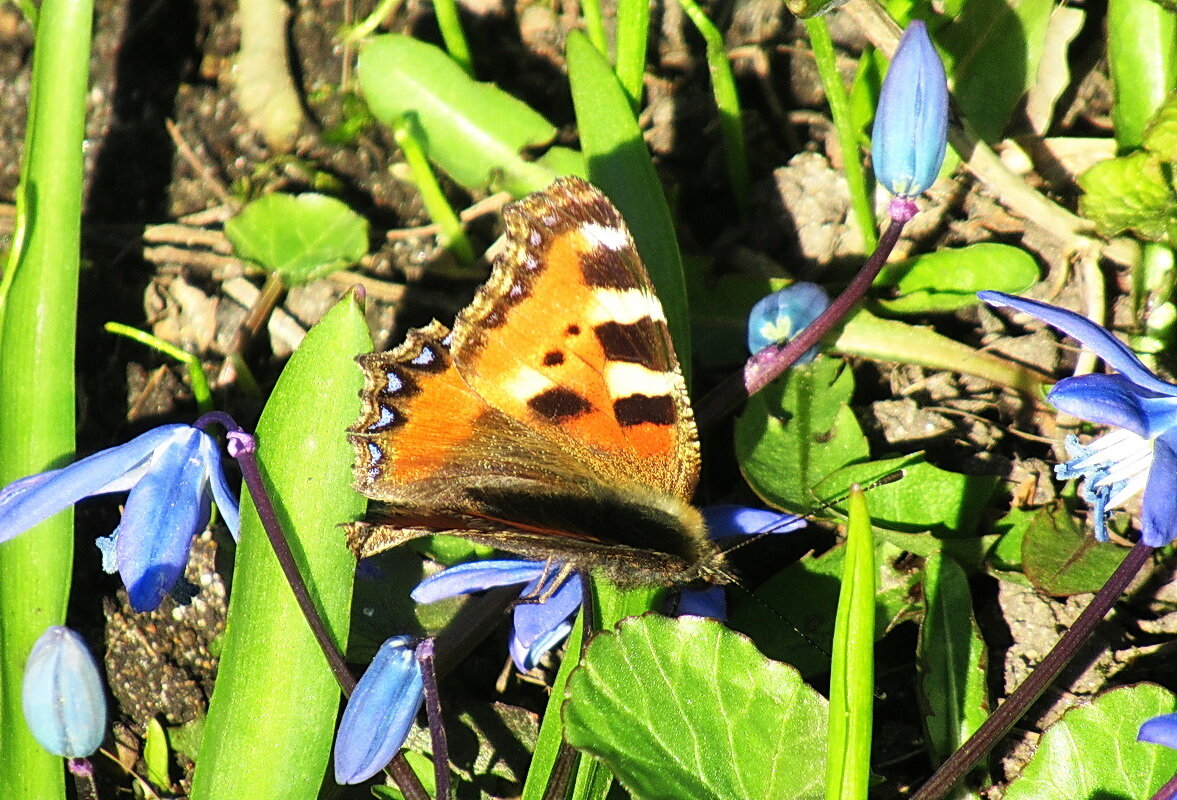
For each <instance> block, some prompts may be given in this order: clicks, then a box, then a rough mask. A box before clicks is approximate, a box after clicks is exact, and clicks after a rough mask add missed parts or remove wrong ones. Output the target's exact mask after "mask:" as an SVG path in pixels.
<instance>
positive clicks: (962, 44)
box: [933, 0, 1054, 142]
mask: <svg viewBox="0 0 1177 800" xmlns="http://www.w3.org/2000/svg"><path fill="white" fill-rule="evenodd" d="M1053 8H1054V3H1053V0H969V2H967V3H965V4H964V5H963V7H962V10H961V13H960V16H958V17H957V18H956V19H955V20H953V21H952V22H951V23H949V24H948V25H945V26H943V27H941V28H939V30H937V31H936V32H934V33H933V38H934V39H935V41H936V44H938V45H939V46H940V47H941V48H942V52H943V54H944V56H945V67H946V68H947V71H948V75H949V78H950V79H951V81H952V85H953V95H954V96H955V97H956V99H957V102H958V103H959V104H960V107H961V109H962V111H963V112H964V116H965V117H966V118H967V119H968V120H969V122H971V123H972V124H973V126H974V127H975V128H976V130H977V133H979V134H980V136H981V138H982V139H984V140H986V141H990V142H992V141H995V140H997V139H998V138H999V137H1000V136H1001V133H1002V131H1003V130H1004V129H1005V126H1006V123H1007V122H1008V121H1009V118H1010V114H1011V113H1012V112H1013V110H1014V106H1016V105H1017V102H1018V100H1019V99H1021V97H1022V95H1023V94H1025V92H1026V90H1027V89H1029V88H1030V86H1032V85H1033V84H1034V81H1035V79H1036V77H1037V75H1038V62H1039V60H1040V59H1041V58H1042V51H1043V48H1044V46H1045V42H1046V29H1047V26H1048V24H1049V22H1050V13H1051V10H1052V9H1053Z"/></svg>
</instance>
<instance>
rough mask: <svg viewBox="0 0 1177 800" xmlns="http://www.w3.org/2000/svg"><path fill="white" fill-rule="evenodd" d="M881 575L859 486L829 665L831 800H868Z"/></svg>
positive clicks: (828, 782)
mask: <svg viewBox="0 0 1177 800" xmlns="http://www.w3.org/2000/svg"><path fill="white" fill-rule="evenodd" d="M878 574H879V570H878V566H877V565H876V564H875V546H874V535H873V533H872V530H871V521H870V512H869V511H868V510H867V507H866V493H865V492H863V491H862V489H861V488H860V487H858V486H854V487H853V488H851V490H850V521H849V525H848V529H847V533H846V566H845V570H844V571H843V573H842V592H841V594H840V596H839V597H838V615H837V619H836V621H835V622H834V650H833V657H832V658H831V660H830V731H829V743H830V746H829V749H828V753H829V760H828V761H827V762H826V800H865V798H866V795H867V788H868V787H869V785H870V746H871V723H872V721H873V719H874V715H873V708H874V688H875V661H874V658H875V655H874V645H875V595H876V594H878V582H879V579H878Z"/></svg>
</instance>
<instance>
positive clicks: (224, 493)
mask: <svg viewBox="0 0 1177 800" xmlns="http://www.w3.org/2000/svg"><path fill="white" fill-rule="evenodd" d="M126 491H130V495H129V496H128V497H127V503H126V506H125V508H124V509H123V517H122V521H121V522H119V526H118V528H116V529H115V531H114V533H113V534H112V535H111V536H109V537H105V538H101V539H99V540H98V547H99V548H100V549H101V550H102V566H103V568H104V569H106V571H107V572H115V571H117V572H118V573H119V574H120V575H121V576H122V579H123V583H124V585H126V587H127V594H128V595H129V596H130V600H131V607H132V608H134V609H135V610H136V611H151V610H153V609H155V608H156V607H157V606H159V604H160V602H161V601H162V600H163V598H164V596H165V595H166V594H167V593H168V592H169V591H170V590H171V588H172V587H173V586H174V585H175V583H176V581H177V580H178V579H179V578H180V575H181V574H182V573H183V572H184V565H185V564H186V563H187V562H188V550H189V548H190V546H191V544H192V537H193V536H195V535H196V534H197V533H198V532H199V531H201V530H202V529H203V528H204V526H205V525H206V524H208V519H209V513H210V510H211V499H212V498H215V499H216V502H217V507H218V508H219V509H220V510H221V515H222V516H223V517H224V518H225V524H226V525H228V526H229V530H230V531H232V532H233V535H234V536H236V535H237V530H238V518H239V513H238V509H237V500H236V498H235V497H233V494H232V493H231V492H230V491H229V487H228V484H226V483H225V475H224V472H223V471H222V469H221V456H220V452H219V450H218V449H217V443H216V441H215V440H214V439H213V438H212V437H211V436H210V435H209V434H207V433H205V432H204V431H202V430H200V429H198V428H194V427H192V426H191V425H163V426H160V427H158V428H153V429H152V430H149V431H147V432H146V433H144V434H142V435H140V436H137V437H135V438H134V439H132V440H131V441H129V442H127V443H126V444H121V445H119V446H118V447H112V448H110V449H108V450H102V451H101V452H98V453H95V454H94V455H92V456H88V457H86V458H83V459H82V460H81V461H78V462H76V463H74V464H70V465H69V466H68V467H63V468H62V469H55V470H50V471H49V472H42V473H39V474H37V475H30V476H29V477H27V478H21V479H20V480H18V481H15V482H14V483H10V484H9V485H8V486H6V487H4V488H3V489H0V542H5V541H8V540H9V539H11V538H12V537H14V536H16V535H18V534H20V533H23V532H24V531H26V530H28V529H29V528H32V527H33V526H34V525H36V524H38V523H40V522H43V521H44V520H46V519H48V518H49V517H51V516H53V515H54V514H56V513H57V512H59V511H63V510H65V509H66V508H68V507H69V506H71V505H73V504H74V503H76V502H78V501H79V500H81V499H82V498H84V497H90V496H91V495H96V494H107V493H109V492H126Z"/></svg>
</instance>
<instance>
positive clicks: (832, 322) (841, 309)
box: [695, 216, 910, 428]
mask: <svg viewBox="0 0 1177 800" xmlns="http://www.w3.org/2000/svg"><path fill="white" fill-rule="evenodd" d="M908 219H910V217H908ZM906 223H907V219H904V218H903V216H899V217H898V218H895V217H893V218H892V220H891V224H890V225H889V226H887V230H886V231H885V232H884V233H883V235H882V237H880V239H879V244H878V247H876V248H875V252H874V253H872V254H871V257H870V258H868V259H867V260H866V263H865V264H863V265H862V269H860V270H859V271H858V274H857V275H855V276H854V280H852V281H850V284H849V285H848V286H847V287H846V288H845V289H844V290H843V291H842V293H841V294H840V295H838V296H837V298H835V299H834V302H832V303H830V306H829V308H827V309H826V310H825V311H823V312H822V313H821V316H819V317H818V318H817V319H815V320H814V321H813V322H812V323H811V324H809V325H807V326H805V329H804V330H802V331H801V332H800V333H798V334H797V336H796V337H795V338H794V339H792V340H791V341H789V342H788V343H787V344H784V345H769V346H768V347H766V348H764V349H763V350H761V351H760V352H758V353H756V354H755V355H754V356H752V357H751V358H750V359H748V361H747V363H745V364H744V368H743V370H742V371H740V372H737V373H734V374H732V375H729V376H728V377H727V378H725V379H724V380H723V381H722V382H721V383H720V384H719V385H718V386H716V387H715V388H714V389H712V390H711V391H710V392H708V393H707V394H705V395H704V396H703V398H702V399H701V400H700V401H699V402H698V403H696V404H695V417H696V419H698V420H699V427H701V428H706V427H708V426H709V425H712V424H714V423H716V422H718V421H719V419H720V418H721V417H722V416H723V415H725V414H727V413H728V412H730V411H732V410H733V409H735V408H736V406H738V405H739V404H740V403H742V402H744V401H745V400H747V399H748V398H749V397H751V396H752V395H754V394H756V393H757V392H759V391H760V390H761V389H763V388H764V387H765V386H767V385H768V384H770V383H772V381H773V380H775V379H776V378H778V377H780V375H781V374H782V373H783V372H784V371H785V370H787V369H788V368H789V367H791V366H793V364H794V363H795V362H796V361H797V359H799V358H800V357H801V356H802V355H804V354H805V351H807V350H808V349H809V348H811V347H813V346H814V345H815V344H817V343H818V342H819V341H821V339H822V337H824V336H825V335H826V334H827V333H829V332H830V331H831V330H833V329H834V327H835V326H836V325H838V324H839V323H840V322H842V320H843V319H845V318H846V316H847V315H849V313H850V311H851V309H853V308H854V306H855V305H856V304H857V303H858V301H859V300H861V299H862V298H863V296H865V295H866V292H867V290H868V289H870V285H871V283H873V282H874V280H875V277H876V276H877V275H878V274H879V271H880V270H882V268H883V265H884V264H886V263H887V256H889V255H890V254H891V251H892V250H893V249H895V243H896V242H898V241H899V234H900V233H902V232H903V226H904V225H905V224H906Z"/></svg>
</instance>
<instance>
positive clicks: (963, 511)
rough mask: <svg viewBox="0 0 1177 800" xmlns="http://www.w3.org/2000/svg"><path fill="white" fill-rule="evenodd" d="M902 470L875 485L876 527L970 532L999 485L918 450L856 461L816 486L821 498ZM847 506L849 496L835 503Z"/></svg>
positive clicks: (959, 534) (873, 508)
mask: <svg viewBox="0 0 1177 800" xmlns="http://www.w3.org/2000/svg"><path fill="white" fill-rule="evenodd" d="M897 471H898V472H901V473H902V477H900V478H899V480H893V481H891V482H890V483H885V484H882V485H879V486H875V487H874V488H873V489H871V492H870V508H871V519H872V520H873V521H874V524H875V527H876V528H886V529H891V530H896V531H902V532H906V533H922V532H924V531H930V532H931V533H932V534H934V535H935V536H937V537H946V536H952V537H954V538H961V537H966V536H970V535H972V533H973V531H974V530H975V529H976V527H977V522H978V520H979V519H980V515H981V509H983V508H984V506H985V501H987V500H988V499H989V496H990V495H991V494H992V493H993V490H994V489H995V488H996V487H997V484H998V478H997V476H995V475H962V474H960V473H959V472H948V471H947V470H943V469H940V468H939V467H936V466H933V465H932V464H929V463H928V462H927V461H925V460H924V456H923V454H922V453H915V454H913V455H910V456H900V457H899V458H891V459H886V460H884V461H870V462H867V463H865V464H852V465H850V466H847V467H845V468H844V469H841V470H838V471H837V472H834V473H832V474H830V475H829V476H827V477H826V478H825V479H824V480H822V481H819V482H818V483H817V484H815V485H814V487H813V491H814V493H815V494H816V495H817V496H818V497H828V496H831V495H834V496H836V495H837V494H838V493H840V492H842V491H844V490H845V489H846V487H848V486H851V485H852V484H855V483H858V484H861V485H863V486H869V485H871V484H873V483H874V482H876V481H878V480H880V479H882V478H885V477H887V476H890V475H891V473H894V472H897ZM845 507H846V503H845V501H843V502H841V503H839V504H838V505H836V506H835V508H836V509H838V510H839V511H842V512H843V513H845Z"/></svg>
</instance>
